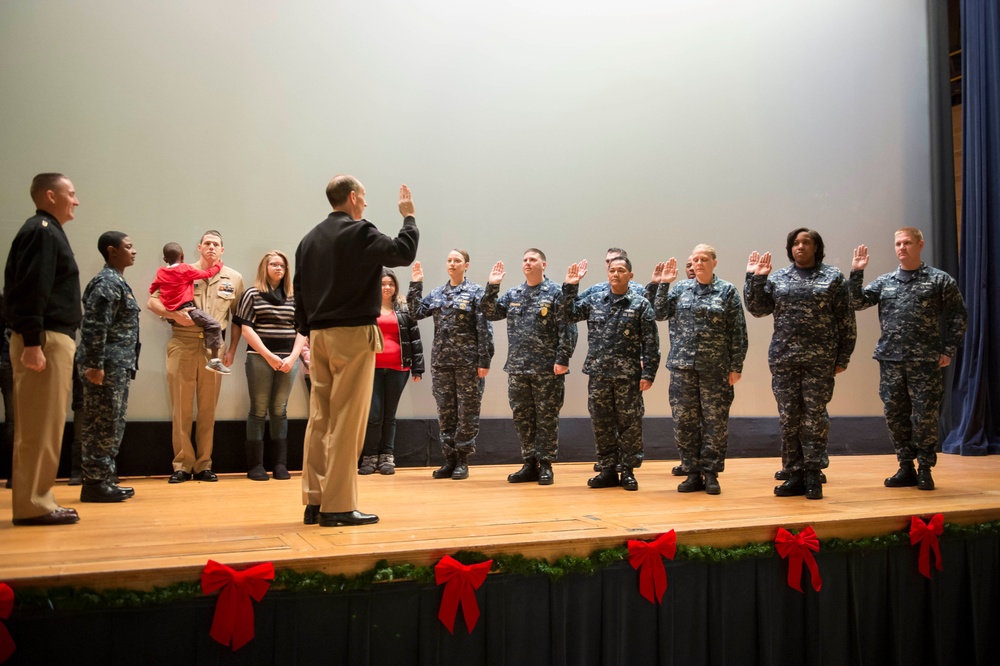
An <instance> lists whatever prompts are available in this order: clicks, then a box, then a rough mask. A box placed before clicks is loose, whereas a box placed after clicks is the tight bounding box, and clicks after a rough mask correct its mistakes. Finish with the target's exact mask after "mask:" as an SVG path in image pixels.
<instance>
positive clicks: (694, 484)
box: [677, 472, 705, 493]
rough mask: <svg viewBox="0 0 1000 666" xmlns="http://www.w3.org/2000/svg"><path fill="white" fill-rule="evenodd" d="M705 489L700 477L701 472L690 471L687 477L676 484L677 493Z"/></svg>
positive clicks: (703, 481)
mask: <svg viewBox="0 0 1000 666" xmlns="http://www.w3.org/2000/svg"><path fill="white" fill-rule="evenodd" d="M704 489H705V480H704V479H702V478H701V472H690V473H689V474H688V478H686V479H684V480H683V481H681V483H680V485H679V486H677V492H679V493H693V492H697V491H699V490H704Z"/></svg>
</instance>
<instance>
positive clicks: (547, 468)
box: [538, 460, 556, 486]
mask: <svg viewBox="0 0 1000 666" xmlns="http://www.w3.org/2000/svg"><path fill="white" fill-rule="evenodd" d="M555 480H556V479H555V474H554V473H553V472H552V461H551V460H540V461H538V485H540V486H551V485H552V484H553V483H555Z"/></svg>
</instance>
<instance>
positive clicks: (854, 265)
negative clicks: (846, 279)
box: [851, 245, 868, 271]
mask: <svg viewBox="0 0 1000 666" xmlns="http://www.w3.org/2000/svg"><path fill="white" fill-rule="evenodd" d="M867 266H868V248H867V247H865V246H864V245H859V246H858V247H857V248H855V250H854V258H853V259H852V260H851V270H852V271H863V270H865V268H866V267H867Z"/></svg>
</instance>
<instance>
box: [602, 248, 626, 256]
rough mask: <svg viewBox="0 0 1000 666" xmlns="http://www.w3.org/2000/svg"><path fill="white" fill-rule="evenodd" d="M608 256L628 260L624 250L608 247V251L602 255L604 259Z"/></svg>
mask: <svg viewBox="0 0 1000 666" xmlns="http://www.w3.org/2000/svg"><path fill="white" fill-rule="evenodd" d="M609 254H614V255H615V256H618V257H626V258H628V252H626V251H625V250H623V249H621V248H620V247H609V248H608V251H607V252H605V253H604V256H605V257H606V256H608V255H609Z"/></svg>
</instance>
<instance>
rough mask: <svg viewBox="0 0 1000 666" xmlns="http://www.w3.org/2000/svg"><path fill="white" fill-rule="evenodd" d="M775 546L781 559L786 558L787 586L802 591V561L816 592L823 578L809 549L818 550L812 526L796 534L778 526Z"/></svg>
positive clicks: (821, 585) (817, 540) (817, 541)
mask: <svg viewBox="0 0 1000 666" xmlns="http://www.w3.org/2000/svg"><path fill="white" fill-rule="evenodd" d="M774 545H775V548H777V550H778V554H779V555H781V557H782V559H785V558H788V586H789V587H792V588H794V589H796V590H798V591H799V592H801V591H802V562H803V561H804V562H805V563H806V566H807V567H809V573H810V574H811V576H810V577H811V579H812V586H813V589H814V590H816V591H817V592H819V591H820V588H822V587H823V579H822V578H820V577H819V566H818V565H817V564H816V558H814V557H813V554H812V553H811V552H809V551H813V552H817V553H818V552H819V538H817V537H816V532H815V531H814V530H813V528H812V527H807V528H805V529H804V530H802V531H801V532H799V533H798V534H792V533H791V532H789V531H788V530H786V529H785V528H784V527H779V528H778V536H777V537H775V539H774Z"/></svg>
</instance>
